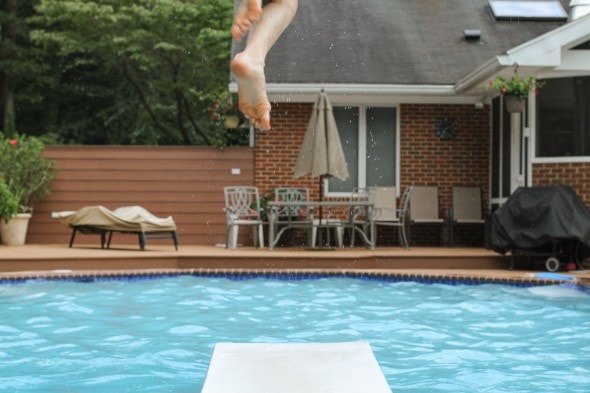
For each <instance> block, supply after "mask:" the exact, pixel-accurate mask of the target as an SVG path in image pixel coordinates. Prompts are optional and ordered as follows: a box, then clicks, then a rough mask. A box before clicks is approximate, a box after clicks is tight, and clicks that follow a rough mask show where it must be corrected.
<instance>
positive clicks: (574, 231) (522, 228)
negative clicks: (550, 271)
mask: <svg viewBox="0 0 590 393" xmlns="http://www.w3.org/2000/svg"><path fill="white" fill-rule="evenodd" d="M562 240H577V241H579V242H580V243H582V244H584V245H586V246H590V211H589V210H588V208H587V207H586V205H584V202H582V200H581V199H580V197H579V196H578V195H577V194H576V192H575V191H574V190H572V189H571V188H570V187H567V186H558V187H520V188H518V189H517V190H516V191H515V192H514V193H513V194H512V195H511V196H510V198H508V200H507V201H506V203H505V204H504V205H502V207H500V208H499V209H498V210H496V212H495V213H494V214H493V215H492V225H491V239H490V242H491V244H490V246H491V248H492V250H494V251H497V252H500V253H502V254H503V253H505V252H507V251H508V250H513V249H535V248H541V247H543V246H545V245H547V244H551V243H553V242H556V241H562Z"/></svg>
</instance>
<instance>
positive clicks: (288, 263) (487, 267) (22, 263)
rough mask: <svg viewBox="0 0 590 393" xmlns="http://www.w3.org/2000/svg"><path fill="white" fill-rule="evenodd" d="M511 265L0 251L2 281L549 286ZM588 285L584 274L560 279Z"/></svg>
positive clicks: (389, 250) (218, 253)
mask: <svg viewBox="0 0 590 393" xmlns="http://www.w3.org/2000/svg"><path fill="white" fill-rule="evenodd" d="M509 262H510V257H509V256H505V255H500V254H497V253H495V252H493V251H490V250H486V249H484V248H467V247H412V248H409V249H403V248H400V247H379V248H377V249H376V250H372V251H371V250H367V249H365V248H360V247H358V248H343V249H335V250H331V251H315V250H314V251H310V250H307V249H305V248H280V249H275V250H273V251H269V250H268V249H265V248H263V249H256V248H252V247H239V248H238V249H235V250H227V249H225V248H223V247H219V246H200V245H199V246H193V245H186V246H184V245H181V246H180V248H179V250H178V251H175V250H174V248H173V247H171V246H169V245H148V247H147V250H146V251H140V250H139V249H138V247H137V245H135V244H133V245H131V244H130V245H122V246H120V245H117V246H116V247H113V248H111V249H101V248H100V247H99V246H97V245H95V244H92V245H78V246H76V247H74V248H68V247H67V245H62V244H60V245H24V246H3V245H0V279H16V278H25V279H26V278H37V277H71V276H75V277H78V276H97V275H98V276H107V275H108V276H110V275H117V276H122V275H130V274H141V275H157V274H166V275H167V274H211V273H216V272H218V273H242V274H246V273H250V274H251V273H256V274H262V273H264V274H269V273H275V274H276V273H282V274H316V273H325V274H346V275H351V276H356V275H371V276H395V277H399V278H402V279H407V280H412V279H417V280H422V279H424V280H428V279H435V278H442V279H450V280H462V281H474V282H480V281H485V282H516V283H520V282H523V283H527V282H528V283H539V284H547V283H551V282H554V281H561V280H559V279H558V280H555V279H553V278H547V277H540V276H541V275H540V274H539V273H541V272H542V271H541V270H508V266H509ZM559 275H564V276H567V277H569V276H571V277H574V278H575V280H576V281H577V282H579V283H582V284H584V285H590V272H589V271H577V272H571V273H570V272H559Z"/></svg>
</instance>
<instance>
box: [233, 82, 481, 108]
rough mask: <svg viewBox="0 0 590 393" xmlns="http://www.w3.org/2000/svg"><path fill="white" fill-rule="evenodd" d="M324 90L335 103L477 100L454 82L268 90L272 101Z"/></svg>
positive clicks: (312, 96)
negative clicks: (459, 89)
mask: <svg viewBox="0 0 590 393" xmlns="http://www.w3.org/2000/svg"><path fill="white" fill-rule="evenodd" d="M229 90H230V92H231V93H237V91H238V85H237V83H236V82H235V81H232V82H231V83H230V84H229ZM321 91H324V92H326V93H328V94H329V95H330V100H331V101H332V102H333V103H334V102H336V103H347V102H351V103H353V102H356V103H358V101H359V98H361V99H363V101H367V100H368V101H371V102H377V103H378V102H388V103H391V102H403V103H427V102H432V103H436V102H441V103H448V102H454V103H473V102H475V101H476V100H475V99H474V98H473V97H467V96H458V95H457V92H456V91H455V88H454V86H453V85H388V84H362V83H361V84H339V83H326V84H324V83H269V84H267V85H266V92H267V94H268V97H269V100H270V101H272V102H315V100H316V99H317V95H318V94H319V93H320V92H321Z"/></svg>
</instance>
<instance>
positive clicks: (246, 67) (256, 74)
mask: <svg viewBox="0 0 590 393" xmlns="http://www.w3.org/2000/svg"><path fill="white" fill-rule="evenodd" d="M244 1H246V0H244ZM296 11H297V0H272V1H271V2H270V3H269V4H268V5H266V6H265V7H264V8H263V9H262V14H261V15H260V18H259V19H258V21H257V22H255V23H254V24H252V25H251V27H250V32H249V34H248V42H247V43H246V48H245V49H244V51H243V52H241V53H239V54H237V55H236V57H235V58H234V59H233V61H232V64H231V70H232V72H233V73H234V75H235V76H236V78H237V80H238V98H239V105H240V110H241V111H242V112H243V113H244V114H245V115H246V116H247V117H249V118H250V120H251V121H252V122H253V124H254V125H255V126H256V127H257V128H260V129H270V102H269V101H268V97H267V95H266V80H265V76H264V63H265V59H266V54H267V53H268V51H269V50H270V48H272V46H273V45H274V44H275V42H276V41H277V40H278V38H279V37H280V35H281V34H282V33H283V31H284V30H285V29H286V28H287V26H288V25H289V23H291V21H292V20H293V17H294V16H295V12H296Z"/></svg>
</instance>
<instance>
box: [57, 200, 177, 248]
mask: <svg viewBox="0 0 590 393" xmlns="http://www.w3.org/2000/svg"><path fill="white" fill-rule="evenodd" d="M52 216H53V218H59V220H60V221H61V222H62V223H64V224H65V225H67V226H68V227H71V228H72V236H71V238H70V248H71V247H72V245H73V244H74V239H75V237H76V233H77V232H81V233H85V234H99V235H100V246H101V248H105V244H106V248H109V247H110V246H111V240H112V238H113V233H114V232H119V233H127V234H137V235H138V237H139V247H140V248H141V250H145V245H146V240H147V239H172V241H173V242H174V248H175V249H176V250H178V236H177V234H176V224H175V223H174V220H173V219H172V217H167V218H160V217H156V216H154V215H153V214H152V213H150V212H149V211H147V210H146V209H144V208H143V207H141V206H126V207H120V208H118V209H115V210H109V209H107V208H106V207H104V206H86V207H83V208H81V209H80V210H78V211H64V212H56V213H53V214H52ZM107 234H108V240H107Z"/></svg>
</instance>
